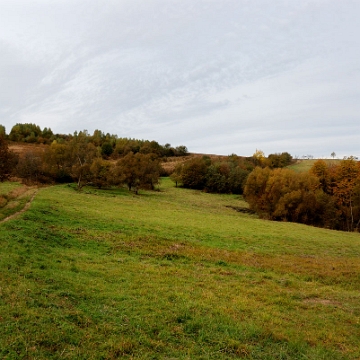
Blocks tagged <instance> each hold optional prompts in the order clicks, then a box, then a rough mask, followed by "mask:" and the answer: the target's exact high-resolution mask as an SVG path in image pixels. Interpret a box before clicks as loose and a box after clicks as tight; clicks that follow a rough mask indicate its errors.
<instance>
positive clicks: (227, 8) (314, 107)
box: [0, 0, 360, 157]
mask: <svg viewBox="0 0 360 360" xmlns="http://www.w3.org/2000/svg"><path fill="white" fill-rule="evenodd" d="M359 19H360V1H359V0H341V1H339V0H311V1H307V0H301V1H299V0H272V1H268V0H263V1H262V0H248V1H247V0H141V1H139V0H102V1H100V0H0V124H2V125H5V127H6V130H7V132H8V133H9V132H10V130H11V128H12V126H13V125H15V124H16V123H18V122H20V123H25V122H30V123H35V124H37V125H40V126H41V127H42V128H43V127H45V126H46V127H51V129H52V130H53V131H54V132H56V133H73V132H74V131H75V130H82V129H87V130H88V131H89V132H90V133H92V132H93V131H94V130H95V129H100V130H102V131H104V132H105V133H107V132H109V133H111V134H117V135H118V136H120V137H135V138H140V139H148V140H156V141H158V142H159V143H161V144H165V143H171V144H172V145H173V146H177V145H182V144H184V145H186V146H187V147H188V148H189V150H190V151H192V152H201V153H216V154H224V155H228V154H231V153H236V154H238V155H251V154H253V153H254V151H255V150H256V149H261V150H263V151H264V152H265V154H266V155H268V154H269V153H274V152H282V151H288V152H290V153H291V154H292V155H293V156H299V157H301V156H302V155H307V154H311V155H314V156H316V157H322V156H325V157H326V156H327V157H329V156H330V153H331V152H333V151H335V152H336V154H337V155H338V156H339V157H342V156H345V155H355V156H360V36H359V35H360V21H359Z"/></svg>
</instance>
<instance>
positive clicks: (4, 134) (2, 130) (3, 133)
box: [0, 124, 6, 138]
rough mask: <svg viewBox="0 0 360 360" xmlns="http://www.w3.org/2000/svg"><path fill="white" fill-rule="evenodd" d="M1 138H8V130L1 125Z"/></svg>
mask: <svg viewBox="0 0 360 360" xmlns="http://www.w3.org/2000/svg"><path fill="white" fill-rule="evenodd" d="M0 136H3V137H4V138H6V129H5V126H4V125H1V124H0Z"/></svg>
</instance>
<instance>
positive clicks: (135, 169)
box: [113, 152, 161, 194]
mask: <svg viewBox="0 0 360 360" xmlns="http://www.w3.org/2000/svg"><path fill="white" fill-rule="evenodd" d="M160 171H161V167H160V163H159V161H158V160H157V159H156V158H154V157H153V156H151V154H146V155H145V154H141V153H137V154H134V153H132V152H130V153H128V154H127V155H126V156H125V157H123V158H122V159H120V160H119V161H118V162H117V164H116V167H115V169H114V171H113V173H114V176H113V179H114V180H113V183H114V184H117V185H120V184H126V185H127V187H128V189H129V191H131V190H132V189H134V190H135V193H136V194H137V193H138V190H139V189H140V188H145V189H154V186H155V185H156V184H157V183H158V182H159V178H160Z"/></svg>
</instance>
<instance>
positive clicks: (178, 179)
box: [170, 163, 183, 187]
mask: <svg viewBox="0 0 360 360" xmlns="http://www.w3.org/2000/svg"><path fill="white" fill-rule="evenodd" d="M182 169H183V164H182V163H178V164H177V165H176V166H175V169H174V171H173V172H172V173H171V174H170V179H171V180H172V181H173V182H174V183H175V186H176V187H178V185H182Z"/></svg>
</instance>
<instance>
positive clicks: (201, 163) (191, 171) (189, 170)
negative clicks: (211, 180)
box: [181, 158, 208, 190]
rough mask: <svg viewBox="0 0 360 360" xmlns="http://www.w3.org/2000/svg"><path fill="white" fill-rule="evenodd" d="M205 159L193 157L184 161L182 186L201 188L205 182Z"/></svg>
mask: <svg viewBox="0 0 360 360" xmlns="http://www.w3.org/2000/svg"><path fill="white" fill-rule="evenodd" d="M206 161H207V160H206V159H204V158H203V159H202V158H193V159H191V160H188V161H186V162H185V163H184V165H183V169H182V173H181V182H182V184H183V186H184V187H186V188H190V189H199V190H201V189H203V188H204V186H205V183H206V178H205V176H206V173H207V166H208V165H207V163H206Z"/></svg>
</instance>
